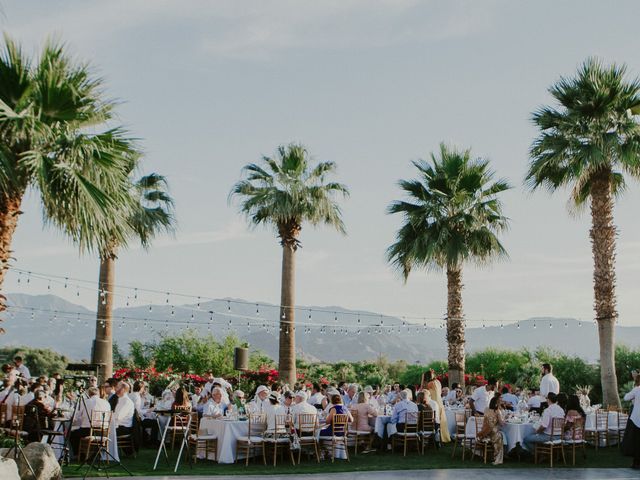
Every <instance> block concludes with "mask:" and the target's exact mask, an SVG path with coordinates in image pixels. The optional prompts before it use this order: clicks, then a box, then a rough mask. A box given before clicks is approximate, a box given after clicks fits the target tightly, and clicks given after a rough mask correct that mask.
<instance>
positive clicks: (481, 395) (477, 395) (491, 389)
mask: <svg viewBox="0 0 640 480" xmlns="http://www.w3.org/2000/svg"><path fill="white" fill-rule="evenodd" d="M497 386H498V381H497V380H496V379H495V378H490V379H489V382H488V383H487V384H486V385H483V386H482V387H478V388H476V389H475V390H474V391H473V394H472V395H471V398H469V406H470V407H471V411H472V412H473V413H474V414H478V415H484V411H485V410H486V409H487V407H488V406H489V402H490V401H491V399H492V398H493V396H494V395H495V391H496V388H497Z"/></svg>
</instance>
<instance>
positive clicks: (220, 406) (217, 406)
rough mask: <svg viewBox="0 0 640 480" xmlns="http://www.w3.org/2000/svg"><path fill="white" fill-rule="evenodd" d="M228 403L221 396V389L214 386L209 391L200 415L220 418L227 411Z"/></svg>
mask: <svg viewBox="0 0 640 480" xmlns="http://www.w3.org/2000/svg"><path fill="white" fill-rule="evenodd" d="M227 408H228V404H227V403H225V401H224V400H223V398H222V389H221V388H220V387H214V389H213V391H212V392H211V398H210V399H209V401H207V403H205V405H204V408H203V409H202V415H204V416H206V417H213V418H220V417H223V416H224V413H225V412H226V411H227Z"/></svg>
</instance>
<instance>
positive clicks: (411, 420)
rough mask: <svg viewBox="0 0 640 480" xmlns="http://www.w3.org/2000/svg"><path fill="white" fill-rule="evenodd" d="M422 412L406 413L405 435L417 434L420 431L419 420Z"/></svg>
mask: <svg viewBox="0 0 640 480" xmlns="http://www.w3.org/2000/svg"><path fill="white" fill-rule="evenodd" d="M419 416H420V412H405V413H404V433H416V432H417V431H418V418H419Z"/></svg>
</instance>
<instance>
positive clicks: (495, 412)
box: [478, 396, 504, 465]
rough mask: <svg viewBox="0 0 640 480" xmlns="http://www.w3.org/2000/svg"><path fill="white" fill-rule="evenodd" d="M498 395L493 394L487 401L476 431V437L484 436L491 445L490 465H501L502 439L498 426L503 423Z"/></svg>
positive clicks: (502, 454) (481, 437)
mask: <svg viewBox="0 0 640 480" xmlns="http://www.w3.org/2000/svg"><path fill="white" fill-rule="evenodd" d="M500 404H501V402H500V397H498V396H495V397H493V398H492V399H491V401H490V402H489V408H487V409H486V410H485V412H484V421H483V423H482V430H481V431H480V432H479V433H478V439H479V440H482V439H484V438H486V439H487V440H488V441H490V442H491V444H492V445H493V463H492V465H502V461H503V456H504V441H503V437H502V432H501V431H500V427H502V426H503V425H504V420H503V419H502V413H501V412H500Z"/></svg>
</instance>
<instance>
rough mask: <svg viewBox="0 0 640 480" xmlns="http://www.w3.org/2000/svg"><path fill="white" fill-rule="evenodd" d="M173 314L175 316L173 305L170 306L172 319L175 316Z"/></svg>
mask: <svg viewBox="0 0 640 480" xmlns="http://www.w3.org/2000/svg"><path fill="white" fill-rule="evenodd" d="M175 314H176V308H175V307H174V306H173V305H171V316H172V317H173V316H175Z"/></svg>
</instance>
